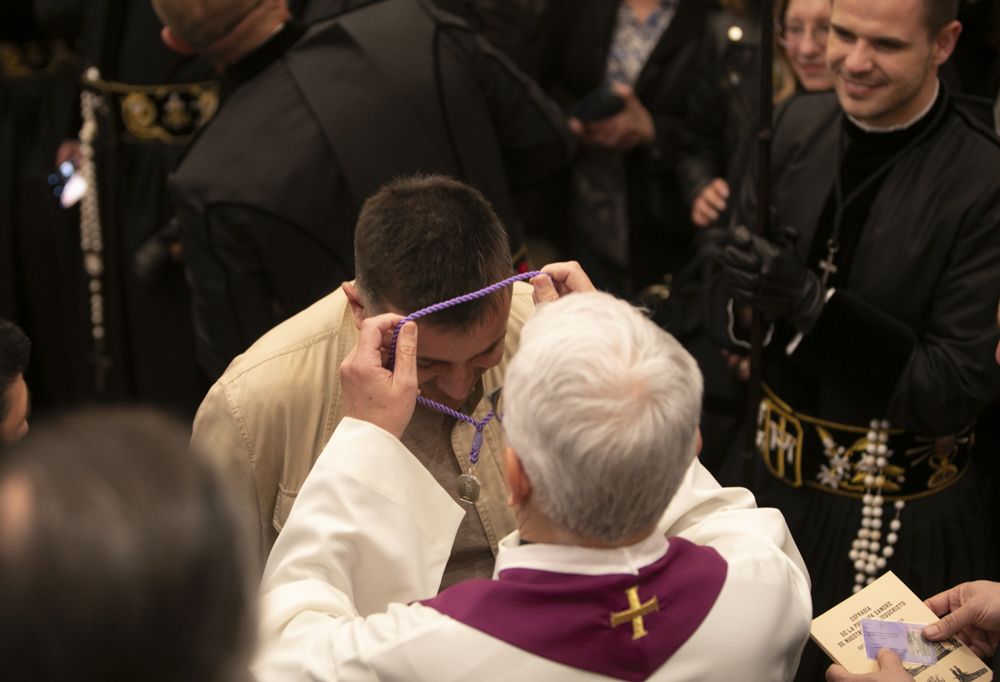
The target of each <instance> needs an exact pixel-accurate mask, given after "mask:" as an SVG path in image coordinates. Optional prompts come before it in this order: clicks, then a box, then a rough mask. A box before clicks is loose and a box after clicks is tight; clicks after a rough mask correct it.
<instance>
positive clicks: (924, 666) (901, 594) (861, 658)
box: [810, 571, 993, 682]
mask: <svg viewBox="0 0 1000 682" xmlns="http://www.w3.org/2000/svg"><path fill="white" fill-rule="evenodd" d="M937 620H938V617H937V616H936V615H934V612H933V611H931V610H930V609H929V608H927V606H926V605H925V604H924V603H923V601H921V600H920V599H919V598H918V597H917V595H915V594H913V592H912V591H911V590H910V589H909V588H908V587H906V585H904V584H903V582H902V581H901V580H900V579H899V578H898V577H896V575H895V574H894V573H892V572H891V571H889V572H887V573H886V574H885V575H883V576H882V577H881V578H879V579H878V580H876V581H874V582H873V583H872V584H871V585H869V586H868V587H866V588H865V589H863V590H861V591H860V592H858V593H857V594H855V595H853V596H851V597H850V598H848V599H846V600H844V601H842V602H841V603H840V604H838V605H837V606H835V607H833V608H832V609H830V610H829V611H827V612H826V613H824V614H822V615H820V616H817V617H816V618H815V619H813V622H812V628H811V630H810V635H811V636H812V638H813V640H814V641H815V642H816V643H817V644H818V645H819V646H820V648H822V649H823V651H825V652H826V654H827V655H828V656H829V657H830V658H832V659H833V660H834V661H835V662H836V663H839V664H840V665H842V666H844V667H845V668H846V669H847V670H848V671H850V672H852V673H859V674H863V673H870V672H873V671H875V670H876V669H877V664H876V662H875V657H876V656H877V655H878V651H879V649H890V650H892V651H894V652H896V654H897V655H899V657H900V660H901V661H902V662H903V667H904V668H906V671H907V672H908V673H910V675H912V676H913V677H914V678H916V680H917V682H951V681H952V680H960V681H964V680H976V681H977V682H989V680H992V679H993V673H992V672H990V669H989V667H987V665H986V664H985V663H983V661H981V660H980V659H979V658H978V657H977V656H976V655H975V654H974V653H973V652H972V651H971V650H970V649H969V648H968V647H967V646H965V645H964V644H962V643H961V642H959V641H958V640H957V639H948V640H944V641H941V642H930V641H928V640H926V639H924V638H923V636H922V635H921V631H922V630H923V628H924V626H925V625H928V624H930V623H934V622H936V621H937Z"/></svg>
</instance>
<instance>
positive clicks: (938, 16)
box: [923, 0, 958, 38]
mask: <svg viewBox="0 0 1000 682" xmlns="http://www.w3.org/2000/svg"><path fill="white" fill-rule="evenodd" d="M923 5H924V20H925V22H926V24H927V32H928V33H930V35H931V37H932V38H933V37H934V36H936V35H937V34H938V33H939V32H940V31H941V29H942V28H944V27H945V25H946V24H948V23H951V22H952V21H955V20H956V19H958V0H923Z"/></svg>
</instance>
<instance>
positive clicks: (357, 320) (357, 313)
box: [340, 282, 367, 329]
mask: <svg viewBox="0 0 1000 682" xmlns="http://www.w3.org/2000/svg"><path fill="white" fill-rule="evenodd" d="M340 288H341V289H343V290H344V296H346V297H347V302H348V304H350V306H351V317H353V318H354V326H355V327H357V328H358V329H361V323H362V322H364V321H365V318H366V317H367V315H366V314H365V304H364V301H362V300H361V294H360V292H358V287H357V286H355V284H354V282H344V283H343V284H341V285H340Z"/></svg>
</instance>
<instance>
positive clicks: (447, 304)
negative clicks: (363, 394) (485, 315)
mask: <svg viewBox="0 0 1000 682" xmlns="http://www.w3.org/2000/svg"><path fill="white" fill-rule="evenodd" d="M544 274H545V273H544V272H542V271H541V270H533V271H531V272H522V273H521V274H519V275H514V276H513V277H508V278H507V279H505V280H503V281H501V282H497V283H496V284H491V285H489V286H488V287H484V288H482V289H480V290H479V291H473V292H471V293H468V294H462V295H461V296H456V297H455V298H449V299H448V300H447V301H442V302H441V303H434V304H433V305H429V306H427V307H426V308H421V309H420V310H418V311H416V312H413V313H410V314H409V315H407V316H406V317H404V318H403V319H402V320H400V321H399V324H397V325H396V329H394V330H393V332H392V344H391V345H390V346H389V366H390V367H394V366H395V363H396V340H397V339H398V338H399V330H400V329H402V328H403V325H404V324H406V323H407V322H413V321H414V320H418V319H420V318H421V317H424V316H426V315H430V314H431V313H437V312H440V311H442V310H444V309H445V308H451V307H452V306H456V305H460V304H462V303H468V302H469V301H475V300H476V299H477V298H482V297H484V296H489V295H490V294H492V293H493V292H494V291H500V290H501V289H503V288H504V287H506V286H510V285H511V284H513V283H514V282H521V281H524V280H526V279H531V278H532V277H537V276H538V275H544Z"/></svg>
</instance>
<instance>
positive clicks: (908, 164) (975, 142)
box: [720, 0, 1000, 680]
mask: <svg viewBox="0 0 1000 682" xmlns="http://www.w3.org/2000/svg"><path fill="white" fill-rule="evenodd" d="M956 9H957V0H954V1H952V2H940V1H938V0H934V1H932V0H886V1H885V2H880V3H878V4H871V3H868V2H865V0H834V3H833V10H832V14H831V33H830V38H829V40H830V42H829V45H828V48H827V58H828V62H829V64H830V68H831V72H832V76H833V82H834V89H835V91H836V92H835V93H819V94H813V93H808V94H802V95H799V96H798V97H795V98H793V99H792V100H790V101H789V103H788V105H787V106H786V107H784V108H783V109H782V110H781V112H780V113H779V115H778V118H777V121H776V125H775V136H774V147H773V155H772V171H773V185H772V186H773V193H772V195H771V205H772V207H773V209H774V211H773V213H774V215H775V216H776V219H775V221H774V223H773V227H772V230H771V232H770V233H769V234H768V235H766V236H764V237H760V236H754V235H751V234H750V233H749V231H748V230H746V229H745V228H742V227H740V228H736V229H734V230H733V231H732V232H731V233H730V235H729V239H728V243H727V246H726V248H725V251H724V255H723V259H722V262H723V280H722V287H721V289H722V292H723V293H724V294H725V296H728V297H729V298H731V299H732V300H731V303H730V305H732V306H735V307H731V308H730V310H733V311H734V312H737V309H738V307H739V306H740V305H741V304H750V305H752V306H753V307H754V309H755V310H757V311H758V312H759V313H760V314H762V315H764V316H765V319H767V320H768V321H770V322H773V333H772V334H771V335H770V342H769V344H768V345H767V347H766V348H765V349H764V360H763V376H764V382H765V386H764V389H763V399H762V401H761V403H760V407H759V412H758V422H757V439H756V443H757V452H756V453H755V455H754V457H753V461H754V463H755V465H756V466H755V471H754V473H753V480H752V481H751V482H750V483H751V487H752V488H753V490H754V492H755V494H756V495H757V499H758V502H759V503H760V504H761V505H764V506H775V507H777V508H779V509H780V510H781V511H782V512H783V513H784V514H785V517H786V519H787V520H788V525H789V527H790V528H791V529H792V533H793V535H794V536H795V538H796V542H797V544H798V546H799V549H800V550H801V551H802V555H803V558H804V559H805V561H806V565H807V566H808V568H809V571H810V574H811V576H812V586H813V606H814V611H815V613H816V614H819V613H822V612H824V611H826V610H827V609H829V608H830V607H831V606H833V605H834V604H836V603H838V602H840V601H842V600H843V599H845V598H847V597H849V596H850V595H851V592H852V590H854V591H857V590H859V589H861V588H862V587H863V586H864V585H866V584H868V583H870V582H871V581H872V580H874V579H875V578H876V577H877V576H878V575H880V574H881V573H882V572H884V571H886V570H892V571H893V572H895V573H896V574H897V575H899V577H900V578H901V579H902V580H903V581H904V582H905V583H906V584H907V585H908V586H909V587H910V588H911V589H912V590H913V591H914V592H916V593H917V594H935V593H937V592H939V591H941V590H944V589H945V588H947V587H949V586H950V585H954V584H956V583H960V582H963V581H966V580H971V579H974V578H977V577H981V576H995V575H997V571H998V569H1000V563H998V561H997V556H996V551H995V550H996V548H995V547H994V546H993V545H992V543H991V539H992V538H993V537H994V536H993V528H992V527H993V524H995V522H996V514H995V510H994V508H991V507H990V501H989V495H990V492H991V486H992V482H991V481H990V478H989V473H990V470H991V467H992V459H993V458H994V457H995V451H993V452H983V451H979V452H977V451H976V450H977V448H976V447H975V446H976V444H977V443H978V442H979V440H980V439H979V438H978V436H979V435H980V433H979V432H982V431H988V430H989V429H991V428H995V426H994V425H993V424H991V423H990V422H989V420H985V419H984V420H982V421H980V422H978V423H977V418H979V417H980V416H981V415H982V414H983V411H984V410H985V409H986V408H987V406H988V405H989V404H990V403H991V402H992V401H994V400H995V399H996V397H997V395H1000V367H998V366H997V364H996V362H995V361H994V351H995V348H996V346H997V341H998V338H1000V333H998V330H997V323H996V305H997V300H998V298H1000V269H998V267H997V263H1000V185H998V184H997V182H996V178H997V176H998V173H1000V141H998V140H997V139H996V137H995V136H994V135H993V133H992V131H991V130H989V129H988V128H986V127H985V126H983V125H982V124H981V123H980V122H979V121H978V120H977V119H976V118H975V117H974V116H972V115H971V114H970V113H968V112H967V111H966V110H964V109H963V108H962V107H961V106H959V105H958V103H957V102H956V101H955V100H954V99H953V98H952V97H951V96H950V94H949V92H948V90H947V88H946V87H945V86H944V84H943V83H942V82H941V81H940V79H939V77H938V76H939V67H940V65H941V64H943V63H944V62H945V60H947V58H948V57H949V55H950V54H951V51H952V49H953V48H954V45H955V41H956V38H957V37H958V33H959V32H960V30H961V24H959V22H958V21H955V16H956ZM748 188H749V186H748ZM745 198H746V201H745V202H743V205H742V206H741V208H740V212H739V215H738V216H737V218H738V223H743V224H748V225H752V222H753V220H754V215H755V206H754V204H755V195H754V193H753V192H752V191H750V192H748V193H747V194H746V195H745ZM720 308H721V309H723V310H724V309H725V304H720ZM739 317H740V316H739V315H738V314H736V315H733V316H732V317H731V318H730V320H729V324H728V325H727V326H728V330H726V332H724V333H727V334H728V335H730V338H731V341H732V342H733V344H734V345H740V344H741V343H742V340H743V339H745V338H746V336H745V332H744V330H741V328H740V325H739ZM827 664H828V661H827V660H826V658H825V656H823V654H822V653H821V652H820V651H819V649H818V648H816V647H812V646H810V647H807V650H806V652H805V654H804V655H803V662H802V667H801V669H800V674H799V679H802V680H815V679H820V678H821V676H822V673H823V669H824V668H825V667H826V665H827Z"/></svg>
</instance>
